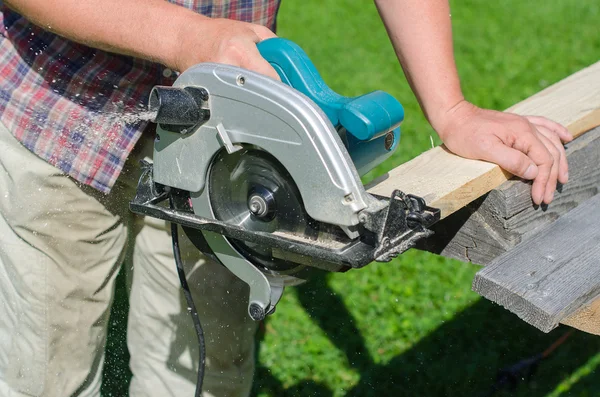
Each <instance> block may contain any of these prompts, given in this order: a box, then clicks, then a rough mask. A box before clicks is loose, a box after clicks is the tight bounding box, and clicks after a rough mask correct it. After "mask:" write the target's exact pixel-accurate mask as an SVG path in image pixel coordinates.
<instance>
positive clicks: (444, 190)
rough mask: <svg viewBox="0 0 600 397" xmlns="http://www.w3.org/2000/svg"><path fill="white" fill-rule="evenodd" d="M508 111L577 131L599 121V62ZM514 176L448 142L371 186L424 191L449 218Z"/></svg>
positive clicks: (387, 192)
mask: <svg viewBox="0 0 600 397" xmlns="http://www.w3.org/2000/svg"><path fill="white" fill-rule="evenodd" d="M507 111H508V112H512V113H516V114H521V115H539V116H545V117H547V118H549V119H552V120H554V121H556V122H559V123H561V124H563V125H565V126H567V128H568V129H569V131H571V133H572V134H573V135H574V136H579V135H581V134H583V133H584V132H586V131H588V130H590V129H591V128H594V127H596V126H599V125H600V62H598V63H595V64H594V65H592V66H589V67H587V68H585V69H583V70H581V71H579V72H577V73H575V74H573V75H571V76H569V77H567V78H566V79H564V80H562V81H560V82H558V83H556V84H554V85H552V86H550V87H548V88H546V89H545V90H543V91H541V92H539V93H538V94H536V95H534V96H532V97H530V98H528V99H526V100H524V101H523V102H520V103H518V104H516V105H514V106H512V107H510V108H509V109H507ZM510 178H511V175H510V174H509V173H508V172H506V171H504V170H502V169H500V167H498V166H497V165H494V164H491V163H487V162H483V161H477V160H468V159H464V158H461V157H459V156H456V155H454V154H452V153H450V152H449V151H448V150H447V149H446V148H445V147H444V146H440V147H436V148H433V149H431V150H429V151H427V152H425V153H422V154H421V155H420V156H418V157H416V158H414V159H412V160H411V161H409V162H407V163H405V164H402V165H400V166H399V167H396V168H394V169H393V170H391V171H390V172H389V173H387V174H385V175H383V176H382V177H380V178H377V179H375V180H374V181H373V182H372V183H371V184H369V185H368V187H367V188H368V191H369V192H370V193H373V194H378V195H383V196H389V195H391V193H392V192H393V191H394V190H395V189H400V190H402V191H404V192H405V193H411V194H415V195H419V196H421V197H423V198H425V200H426V201H427V203H428V204H429V205H431V206H433V207H436V208H440V209H441V212H442V218H445V217H447V216H449V215H450V214H452V213H453V212H456V211H457V210H459V209H460V208H463V207H464V206H465V205H467V204H468V203H470V202H472V201H473V200H475V199H476V198H478V197H480V196H482V195H484V194H485V193H487V192H489V191H490V190H492V189H494V188H496V187H498V186H500V185H501V184H502V183H504V182H506V181H507V180H508V179H510Z"/></svg>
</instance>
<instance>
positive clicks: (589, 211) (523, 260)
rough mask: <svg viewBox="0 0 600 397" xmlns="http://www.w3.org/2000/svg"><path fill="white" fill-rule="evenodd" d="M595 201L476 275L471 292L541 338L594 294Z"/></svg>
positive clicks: (599, 220)
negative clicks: (541, 333)
mask: <svg viewBox="0 0 600 397" xmlns="http://www.w3.org/2000/svg"><path fill="white" fill-rule="evenodd" d="M599 224H600V195H596V196H595V197H593V198H591V199H589V200H588V201H586V202H585V203H583V204H581V205H580V206H579V207H577V208H575V209H574V210H572V211H570V212H569V213H568V214H567V215H564V216H562V217H560V218H559V219H558V220H557V221H556V222H555V223H554V224H553V225H552V227H548V228H546V229H545V230H544V231H543V232H540V233H538V234H537V235H536V236H535V237H534V238H532V239H529V240H527V241H525V242H523V243H521V244H519V245H518V246H517V247H516V248H514V249H513V250H511V251H509V252H508V253H506V254H504V255H502V256H500V257H499V258H498V259H496V260H495V261H493V262H492V263H491V264H490V265H489V266H487V267H485V268H483V269H482V270H480V271H479V272H478V273H477V274H476V276H475V279H474V280H473V290H475V291H476V292H478V293H479V294H481V295H482V296H484V297H486V298H488V299H489V300H491V301H494V302H496V303H498V304H500V305H502V306H504V307H505V308H507V309H508V310H510V311H511V312H513V313H515V314H516V315H517V316H519V317H520V318H521V319H523V320H525V321H526V322H528V323H529V324H531V325H534V326H535V327H537V328H539V329H540V330H542V331H544V332H549V331H550V330H552V329H553V328H554V327H556V326H557V325H558V323H559V322H561V321H562V320H563V319H566V318H567V317H568V316H569V315H571V314H574V313H575V312H576V311H577V310H578V309H579V308H580V307H581V306H582V305H584V304H585V303H587V302H589V301H591V300H592V299H593V298H595V297H596V296H598V295H599V294H600V282H599V280H600V227H598V225H599Z"/></svg>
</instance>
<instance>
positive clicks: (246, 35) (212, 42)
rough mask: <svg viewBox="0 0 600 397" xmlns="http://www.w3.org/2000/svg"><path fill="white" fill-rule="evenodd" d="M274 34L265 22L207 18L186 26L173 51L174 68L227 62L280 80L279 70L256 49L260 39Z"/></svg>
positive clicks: (181, 69) (184, 68)
mask: <svg viewBox="0 0 600 397" xmlns="http://www.w3.org/2000/svg"><path fill="white" fill-rule="evenodd" d="M272 37H276V35H275V34H274V33H273V32H272V31H271V30H269V29H268V28H266V27H264V26H262V25H255V24H252V23H248V22H240V21H234V20H231V19H220V18H219V19H209V18H203V20H202V21H200V22H199V23H197V24H187V25H186V26H183V27H182V29H181V31H180V40H181V44H180V45H179V46H178V48H177V51H176V52H174V54H173V55H174V59H173V61H174V62H173V67H174V68H175V70H178V71H184V70H186V69H187V68H189V67H190V66H192V65H195V64H197V63H200V62H214V63H224V64H228V65H233V66H239V67H241V68H244V69H249V70H252V71H254V72H258V73H261V74H264V75H267V76H269V77H272V78H273V79H276V80H280V78H279V76H278V74H277V72H276V71H275V69H273V67H272V66H271V65H270V64H269V63H268V62H267V61H266V60H265V59H264V58H263V57H262V56H261V55H260V53H259V52H258V49H257V48H256V44H257V43H258V42H259V41H262V40H265V39H269V38H272ZM169 66H170V65H169Z"/></svg>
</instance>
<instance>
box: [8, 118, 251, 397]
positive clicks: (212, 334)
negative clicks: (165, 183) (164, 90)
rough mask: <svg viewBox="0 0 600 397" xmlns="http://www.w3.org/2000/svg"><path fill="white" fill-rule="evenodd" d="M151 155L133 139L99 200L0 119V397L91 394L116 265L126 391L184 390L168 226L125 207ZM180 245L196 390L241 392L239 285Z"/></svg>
mask: <svg viewBox="0 0 600 397" xmlns="http://www.w3.org/2000/svg"><path fill="white" fill-rule="evenodd" d="M151 149H152V143H151V141H149V140H148V139H145V141H144V142H141V143H140V144H138V148H137V149H136V151H135V153H133V154H132V155H131V156H130V159H129V160H128V163H127V165H126V169H125V170H124V171H123V173H122V175H121V177H120V178H119V180H118V182H117V184H116V186H115V187H114V189H113V191H112V192H111V193H110V194H109V195H103V194H101V193H98V192H96V191H94V190H93V189H91V188H89V187H86V186H82V185H81V184H79V183H77V182H75V181H74V180H73V179H71V178H70V177H68V176H66V175H64V174H63V173H61V172H60V171H59V170H58V169H56V168H54V167H52V166H50V165H49V164H47V163H46V162H44V161H42V160H41V159H40V158H38V157H37V156H35V155H34V154H32V153H31V152H30V151H28V150H27V149H26V148H25V147H23V146H22V145H21V144H20V143H19V142H18V141H17V140H16V139H15V138H14V137H13V136H12V135H11V134H10V132H9V131H8V130H7V129H6V128H5V126H3V125H1V124H0V396H2V397H16V396H19V397H21V396H48V397H54V396H57V397H58V396H60V397H65V396H98V395H99V394H100V382H101V376H102V367H103V357H104V346H105V340H106V329H107V320H108V317H109V313H110V307H111V303H112V298H113V293H114V283H115V277H116V274H117V272H118V271H119V268H120V267H121V264H122V263H125V265H126V267H127V270H128V271H132V275H131V276H130V277H129V280H130V283H131V287H130V314H129V320H128V331H127V334H128V335H127V343H128V347H129V351H130V354H131V362H130V367H131V370H132V372H133V379H132V382H131V386H130V395H131V396H132V397H137V396H150V397H153V396H161V397H165V396H177V397H183V396H192V395H193V391H194V388H195V383H196V382H195V381H196V370H197V360H198V358H197V357H198V345H197V340H196V335H195V333H194V329H193V325H192V322H191V318H190V316H189V314H188V312H187V308H186V304H185V299H184V297H183V294H182V293H181V290H180V287H179V281H178V278H177V273H176V269H175V263H174V260H173V253H172V247H171V240H170V232H169V228H168V227H167V225H166V224H165V222H162V221H157V220H155V219H150V218H143V217H139V216H134V215H133V214H131V213H130V212H129V211H128V202H129V200H130V199H131V198H132V197H133V195H134V192H135V185H136V183H137V177H138V176H139V173H140V170H139V166H138V162H139V159H140V158H141V157H143V156H145V155H146V154H151ZM181 244H182V256H183V258H184V266H185V267H186V269H187V275H188V280H189V284H190V288H191V289H192V291H193V292H194V300H195V303H196V306H197V308H198V312H199V316H200V319H201V321H202V322H203V327H204V332H205V334H206V349H207V372H206V376H205V382H204V384H205V387H204V391H205V393H204V395H205V396H244V395H248V394H249V391H250V387H251V383H252V375H253V370H254V357H253V350H254V343H253V340H254V334H255V330H256V324H255V323H254V322H252V320H250V318H249V317H248V314H247V306H246V305H247V299H248V298H247V297H248V288H247V286H246V285H245V284H244V283H242V282H241V281H239V280H238V279H237V278H235V277H234V276H233V275H232V274H231V273H230V272H229V271H228V270H226V269H225V268H224V267H223V266H221V265H219V264H216V263H213V262H210V261H207V260H206V259H205V258H204V257H203V256H201V255H200V253H199V252H198V250H197V249H196V248H194V247H193V246H192V244H191V243H190V242H189V240H187V239H186V238H184V237H181ZM128 258H131V259H130V260H129V259H128Z"/></svg>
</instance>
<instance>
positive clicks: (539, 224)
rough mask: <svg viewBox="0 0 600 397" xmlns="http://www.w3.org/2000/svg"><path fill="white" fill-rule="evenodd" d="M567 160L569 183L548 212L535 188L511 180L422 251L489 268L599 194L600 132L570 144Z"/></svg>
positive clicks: (450, 222) (444, 224)
mask: <svg viewBox="0 0 600 397" xmlns="http://www.w3.org/2000/svg"><path fill="white" fill-rule="evenodd" d="M567 156H568V159H569V176H570V178H569V182H568V183H567V184H566V185H564V186H562V187H561V188H560V191H558V192H557V193H556V194H555V199H554V201H553V202H552V203H551V204H550V205H549V206H547V207H546V206H538V207H534V206H533V204H532V201H531V184H530V183H528V182H524V181H522V180H511V181H508V182H505V183H504V184H502V185H501V186H500V187H498V188H497V189H494V190H492V191H491V192H490V193H489V194H488V195H486V196H484V197H482V198H480V199H478V200H476V201H474V202H473V203H471V204H469V205H467V206H466V207H465V208H463V209H461V210H460V211H458V212H456V213H454V214H452V215H451V216H449V217H448V218H446V219H444V220H442V221H441V222H439V223H438V224H437V225H435V226H434V227H433V230H434V231H435V232H436V234H435V236H434V237H432V238H430V239H428V240H426V241H424V242H423V243H422V244H421V246H420V247H419V248H421V249H425V250H428V251H431V252H435V253H438V254H441V255H443V256H447V257H452V258H456V259H459V260H461V261H464V262H474V263H477V264H481V265H486V264H488V263H490V262H491V261H492V260H493V259H494V258H496V257H497V256H499V255H501V254H503V253H504V252H506V251H508V250H510V249H512V248H513V247H515V246H516V245H517V244H519V243H520V242H521V241H524V240H526V239H527V238H528V237H530V236H531V235H533V234H535V233H536V231H538V230H539V229H541V228H543V227H545V226H546V225H549V224H551V223H552V222H554V221H555V220H557V219H558V218H559V217H560V216H562V215H564V214H566V213H567V212H569V211H570V210H572V209H573V208H575V207H577V206H578V205H579V204H581V203H583V202H585V201H586V200H588V199H589V198H591V197H593V196H595V195H596V194H598V192H599V191H600V128H596V129H594V130H592V131H590V132H588V133H586V134H584V135H582V136H581V137H579V138H577V139H575V140H574V141H573V142H571V143H570V144H568V145H567ZM598 211H600V209H598ZM599 227H600V225H599ZM599 282H600V280H599Z"/></svg>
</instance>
